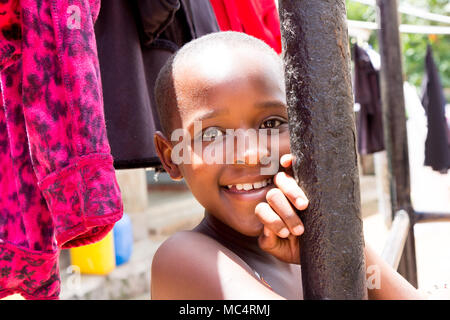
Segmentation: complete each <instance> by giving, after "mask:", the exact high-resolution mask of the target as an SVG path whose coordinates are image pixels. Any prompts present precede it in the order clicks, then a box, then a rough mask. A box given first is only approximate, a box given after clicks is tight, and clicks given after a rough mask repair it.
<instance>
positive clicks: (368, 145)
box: [353, 44, 384, 155]
mask: <svg viewBox="0 0 450 320" xmlns="http://www.w3.org/2000/svg"><path fill="white" fill-rule="evenodd" d="M372 54H373V53H372ZM353 59H354V63H355V67H354V94H355V102H356V103H359V104H360V110H359V112H358V116H357V119H356V128H357V133H358V152H359V154H361V155H366V154H371V153H375V152H378V151H382V150H384V136H383V114H382V110H381V94H380V84H379V83H380V82H379V81H380V80H379V70H377V69H375V68H374V65H373V63H372V61H371V59H370V56H369V54H368V53H367V52H366V51H365V50H364V49H363V48H361V47H359V46H358V45H357V44H355V45H354V47H353Z"/></svg>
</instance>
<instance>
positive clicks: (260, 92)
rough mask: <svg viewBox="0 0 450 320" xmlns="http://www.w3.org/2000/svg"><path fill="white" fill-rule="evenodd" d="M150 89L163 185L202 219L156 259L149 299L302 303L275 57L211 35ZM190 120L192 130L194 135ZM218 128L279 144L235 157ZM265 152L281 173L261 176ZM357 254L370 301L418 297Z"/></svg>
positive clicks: (301, 201) (237, 36) (296, 199)
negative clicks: (182, 140)
mask: <svg viewBox="0 0 450 320" xmlns="http://www.w3.org/2000/svg"><path fill="white" fill-rule="evenodd" d="M155 92H156V96H157V105H158V112H159V116H160V120H161V126H162V131H163V132H158V133H157V134H155V146H156V149H157V152H158V155H159V157H160V159H161V162H162V164H163V166H164V168H165V170H166V171H167V172H168V173H169V175H170V176H171V178H172V179H175V180H179V179H182V178H184V179H185V182H186V184H187V185H188V187H189V188H190V190H191V192H192V194H193V195H194V196H195V198H196V199H197V200H198V201H199V203H200V204H201V205H202V206H203V207H204V208H205V216H204V219H203V220H202V221H201V223H200V224H199V225H198V226H197V227H195V228H194V229H193V230H191V231H183V232H178V233H176V234H175V235H173V236H172V237H170V238H169V239H168V240H166V241H165V242H164V243H163V244H162V245H161V246H160V248H159V249H158V251H157V252H156V254H155V256H154V259H153V263H152V275H151V279H152V280H151V294H152V298H153V299H256V300H259V299H302V288H301V268H300V261H299V250H300V248H299V245H298V241H297V240H298V239H297V237H299V236H301V235H302V234H303V232H305V230H304V227H303V224H302V222H301V220H300V219H299V217H298V216H297V215H296V213H295V211H294V209H293V208H294V207H295V208H297V209H298V210H304V209H306V207H307V206H308V199H307V198H306V196H305V194H304V193H303V191H302V190H301V189H300V188H299V187H298V185H297V183H296V182H295V180H294V179H293V177H292V173H291V171H290V166H291V163H292V156H291V155H290V148H289V131H288V118H287V107H286V97H285V88H284V79H283V68H282V62H281V59H280V58H279V57H278V55H277V54H276V53H275V52H274V51H273V50H272V49H271V48H270V47H269V46H267V45H266V44H265V43H264V42H262V41H260V40H258V39H256V38H253V37H251V36H248V35H246V34H242V33H236V32H221V33H214V34H210V35H207V36H204V37H202V38H199V39H196V40H194V41H192V42H190V43H188V44H187V45H185V46H184V47H183V48H181V49H180V50H179V51H178V52H177V53H176V54H175V55H174V57H172V59H170V60H169V61H168V62H167V64H166V65H165V66H164V68H163V69H162V70H161V72H160V74H159V77H158V80H157V84H156V88H155ZM198 121H201V131H199V130H196V129H195V126H196V125H195V124H196V123H199V122H198ZM178 128H182V129H183V130H184V132H185V133H188V134H187V135H185V136H184V137H186V136H188V137H192V138H188V139H190V140H189V141H188V143H187V144H186V145H187V146H188V147H190V148H187V149H184V151H183V155H182V156H181V157H182V158H183V159H184V161H177V158H176V157H174V154H175V153H176V152H175V150H176V149H177V148H178V147H179V141H178V140H176V139H175V140H176V141H172V139H171V137H172V133H173V132H174V130H176V129H178ZM227 129H234V130H238V129H242V130H249V129H254V130H255V131H258V132H260V131H262V130H266V132H268V131H267V130H268V129H272V130H276V131H271V133H272V135H271V137H275V138H276V139H278V143H277V144H274V145H272V143H268V144H267V145H262V146H261V145H259V144H258V145H255V144H253V145H250V146H249V147H246V148H245V150H244V152H243V153H241V154H239V152H234V151H235V150H229V149H231V148H225V143H224V140H223V137H225V136H226V135H227V134H228V132H227ZM246 132H248V131H246ZM274 132H275V133H274ZM274 134H275V136H273V135H274ZM271 141H272V140H271ZM195 143H200V145H201V146H202V147H203V149H202V150H206V149H207V147H208V146H212V145H214V144H215V146H216V147H217V145H218V146H219V149H215V150H222V149H221V148H222V147H223V150H225V151H224V158H225V156H228V155H229V154H230V152H231V153H232V155H233V156H232V157H231V159H232V161H231V163H229V162H227V161H224V162H220V161H216V162H218V163H211V162H210V161H209V162H208V161H206V160H205V158H204V154H203V151H198V150H199V149H196V148H195V147H194V144H195ZM177 145H178V147H177ZM275 147H277V148H278V150H276V151H278V152H274V151H275V150H273V148H275ZM177 150H178V151H179V149H177ZM178 151H177V152H178ZM235 153H236V154H235ZM273 154H279V155H281V157H279V158H277V159H276V161H277V162H278V161H279V163H280V164H281V167H280V168H281V170H280V171H279V172H278V173H276V172H274V173H273V174H262V172H263V170H262V169H263V168H264V167H267V166H268V164H267V162H264V165H263V164H262V163H263V161H262V159H263V157H269V156H270V155H273ZM239 155H241V156H242V157H240V156H239ZM228 158H230V157H228ZM252 159H257V161H252ZM266 159H267V158H266ZM277 164H278V163H277ZM275 173H276V174H275ZM306 232H307V231H306ZM365 253H366V263H367V265H373V264H378V265H379V266H380V270H381V289H379V290H371V291H372V292H369V297H370V298H378V299H390V298H393V299H421V298H423V296H422V295H420V294H419V292H418V291H417V290H416V289H414V288H413V287H412V286H411V285H410V284H409V283H408V282H407V281H406V280H404V279H403V278H402V277H401V276H400V275H399V274H398V273H396V272H395V271H394V270H393V269H392V268H390V267H389V266H388V265H386V264H385V263H384V262H383V261H382V260H381V259H380V258H379V257H377V256H376V255H375V254H374V253H373V252H372V251H371V250H370V249H366V251H365Z"/></svg>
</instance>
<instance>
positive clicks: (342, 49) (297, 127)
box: [279, 0, 367, 299]
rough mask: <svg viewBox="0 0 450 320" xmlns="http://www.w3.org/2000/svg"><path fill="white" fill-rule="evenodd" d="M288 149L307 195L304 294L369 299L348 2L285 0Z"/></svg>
mask: <svg viewBox="0 0 450 320" xmlns="http://www.w3.org/2000/svg"><path fill="white" fill-rule="evenodd" d="M279 11H280V20H281V33H282V39H283V52H284V53H283V58H284V62H285V79H286V94H287V101H288V116H289V127H290V137H291V152H292V154H293V155H294V156H295V161H294V163H293V169H294V176H295V178H296V180H297V183H298V184H299V185H300V186H301V187H302V189H303V190H304V191H305V193H306V195H307V196H308V198H309V200H310V205H309V208H308V209H307V210H306V211H305V212H301V213H299V214H300V216H301V218H302V220H303V222H304V224H305V233H304V235H303V236H302V237H300V245H301V257H300V258H301V265H302V280H303V292H304V298H305V299H366V298H367V289H366V276H365V274H366V273H365V261H364V253H363V248H364V241H363V233H362V220H361V213H360V209H361V201H360V190H359V176H358V168H357V153H356V142H355V122H354V113H353V95H352V87H351V73H350V50H349V45H348V34H347V23H346V9H345V1H344V0H334V1H327V0H314V1H311V0H280V1H279Z"/></svg>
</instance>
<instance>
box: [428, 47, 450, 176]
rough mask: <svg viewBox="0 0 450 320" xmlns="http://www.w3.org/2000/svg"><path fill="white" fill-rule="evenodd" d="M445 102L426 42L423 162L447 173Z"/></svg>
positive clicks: (449, 160) (449, 159) (449, 156)
mask: <svg viewBox="0 0 450 320" xmlns="http://www.w3.org/2000/svg"><path fill="white" fill-rule="evenodd" d="M445 103H446V102H445V96H444V91H443V88H442V84H441V79H440V76H439V71H438V69H437V67H436V64H435V62H434V59H433V49H432V48H431V46H430V45H429V44H428V46H427V54H426V57H425V76H424V78H423V82H422V105H423V107H424V108H425V112H426V114H427V122H428V134H427V139H426V141H425V163H424V164H425V166H430V167H431V168H433V170H435V171H439V172H441V173H447V171H448V169H449V168H450V145H449V141H448V130H449V128H448V124H447V120H446V118H445Z"/></svg>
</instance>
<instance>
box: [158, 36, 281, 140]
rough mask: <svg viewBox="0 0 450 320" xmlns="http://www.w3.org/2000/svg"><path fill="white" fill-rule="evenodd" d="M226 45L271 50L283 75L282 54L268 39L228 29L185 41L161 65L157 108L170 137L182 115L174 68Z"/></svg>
mask: <svg viewBox="0 0 450 320" xmlns="http://www.w3.org/2000/svg"><path fill="white" fill-rule="evenodd" d="M219 44H220V45H225V46H227V47H229V48H236V47H239V48H242V47H243V48H244V49H253V50H257V51H259V52H262V53H267V54H268V57H270V58H272V59H274V60H276V63H277V65H279V67H280V71H281V73H280V74H282V71H283V66H282V63H281V59H280V57H279V56H278V54H277V53H276V52H275V50H273V49H272V48H271V47H270V46H269V45H267V44H266V43H265V42H264V41H262V40H259V39H257V38H255V37H253V36H250V35H247V34H245V33H241V32H234V31H225V32H215V33H210V34H207V35H205V36H202V37H200V38H197V39H195V40H192V41H190V42H188V43H187V44H185V45H184V46H183V47H182V48H181V49H180V50H178V51H177V52H176V53H175V54H173V55H172V56H171V57H170V58H169V59H168V60H167V61H166V63H165V64H164V66H163V67H162V68H161V70H160V72H159V74H158V77H157V79H156V84H155V89H154V90H155V91H154V92H155V99H156V108H157V112H158V116H159V120H160V124H161V128H162V131H163V134H164V135H165V136H166V138H168V139H170V135H171V134H172V131H173V130H174V129H175V128H173V127H172V126H173V122H174V119H175V118H176V117H178V118H180V115H179V111H180V110H179V109H178V105H177V97H176V92H175V85H174V69H175V68H177V67H180V66H186V64H188V63H189V61H191V60H190V57H193V56H195V55H196V54H199V53H200V52H202V51H204V50H207V49H210V48H213V47H215V46H217V45H219Z"/></svg>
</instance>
